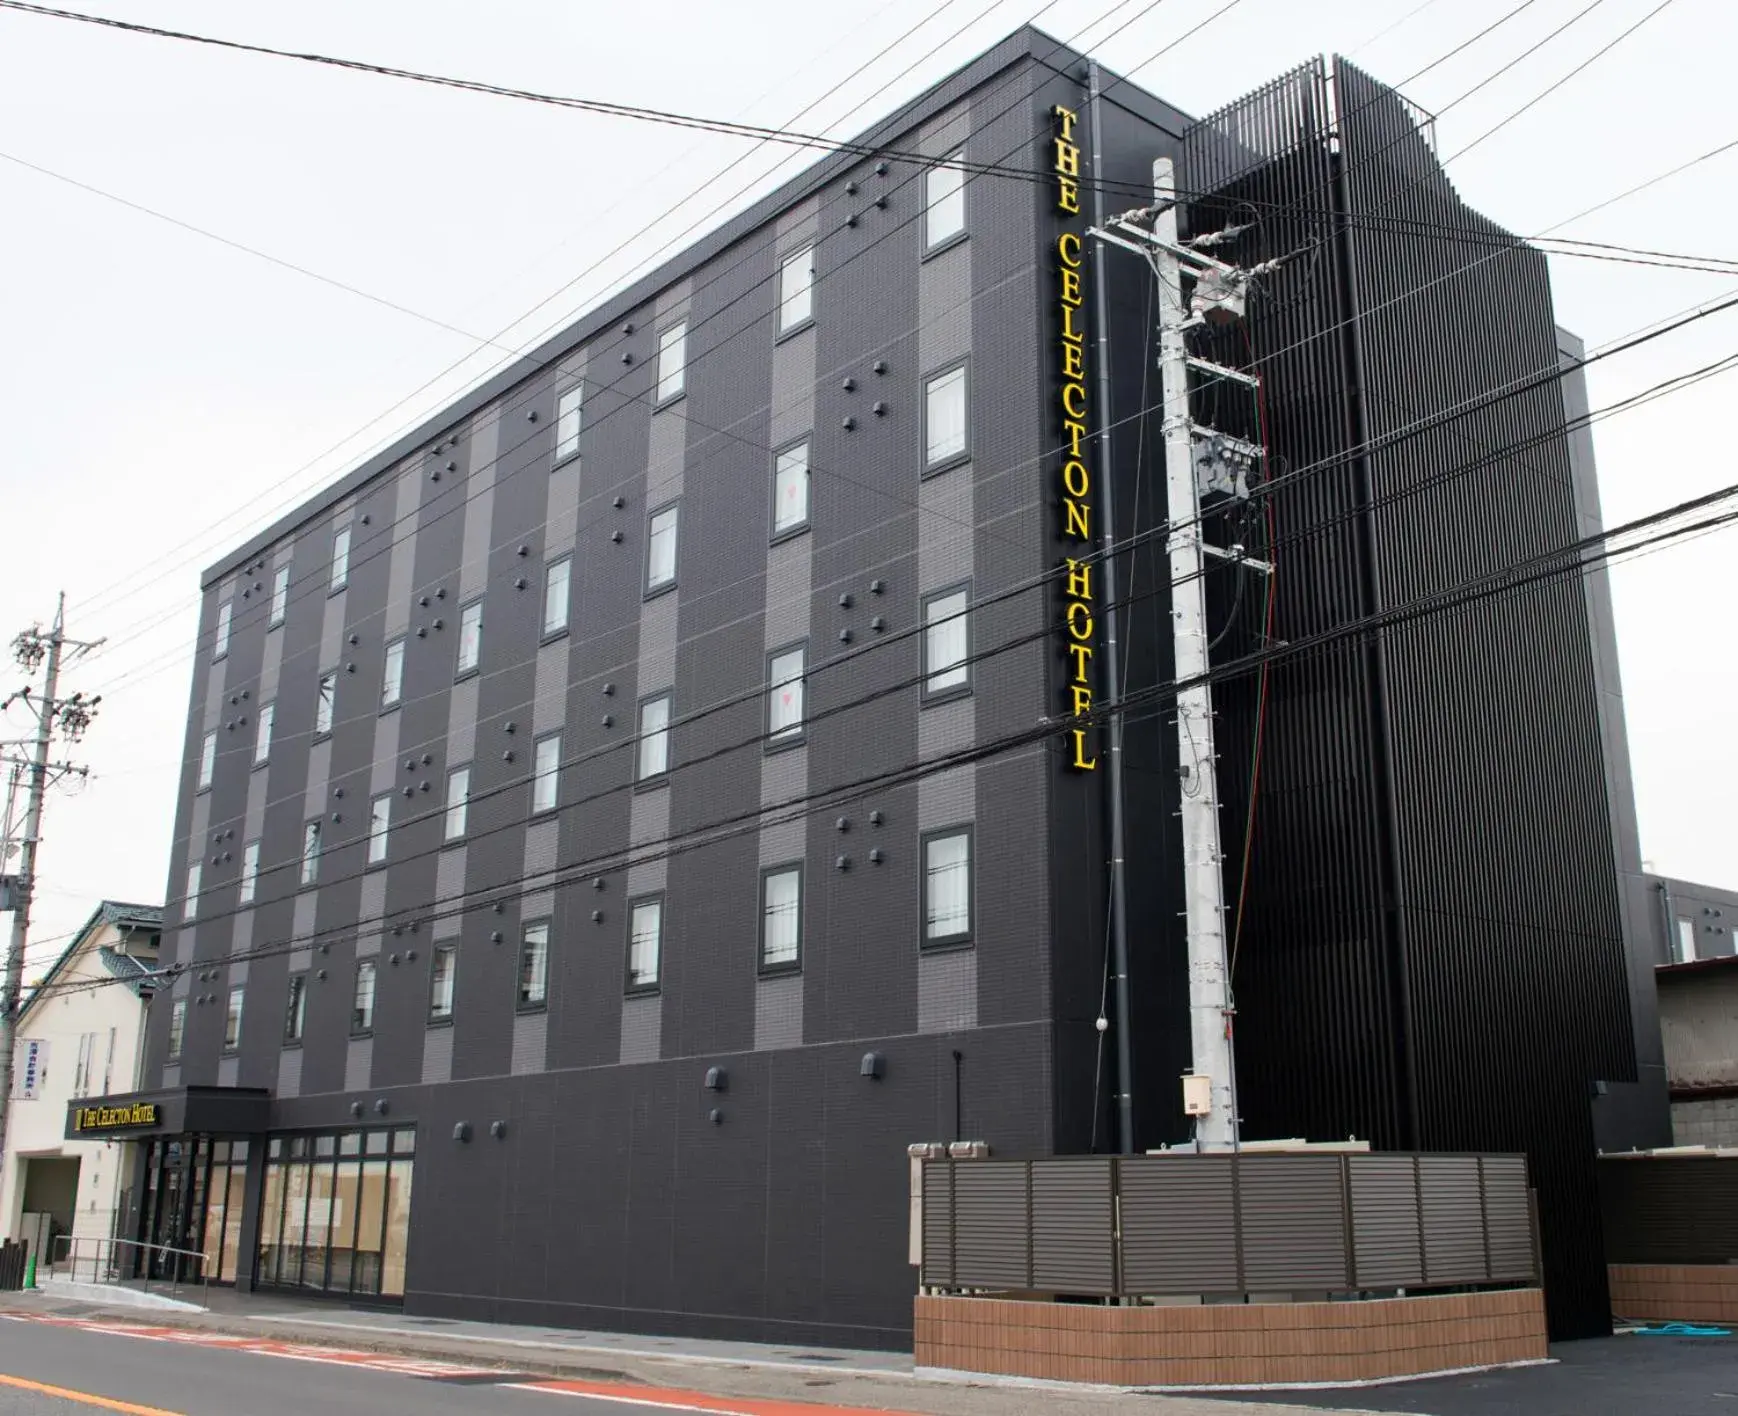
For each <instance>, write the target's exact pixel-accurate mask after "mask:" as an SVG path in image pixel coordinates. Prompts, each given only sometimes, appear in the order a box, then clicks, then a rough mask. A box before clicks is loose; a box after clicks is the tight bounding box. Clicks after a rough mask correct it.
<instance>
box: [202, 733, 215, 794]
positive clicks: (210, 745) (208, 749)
mask: <svg viewBox="0 0 1738 1416" xmlns="http://www.w3.org/2000/svg"><path fill="white" fill-rule="evenodd" d="M216 770H217V734H216V733H215V732H210V733H207V734H206V735H205V741H204V742H202V743H201V744H200V745H199V787H198V790H200V791H202V792H203V791H206V790H207V789H208V788H209V787H210V786H211V775H212V773H213V772H215V771H216Z"/></svg>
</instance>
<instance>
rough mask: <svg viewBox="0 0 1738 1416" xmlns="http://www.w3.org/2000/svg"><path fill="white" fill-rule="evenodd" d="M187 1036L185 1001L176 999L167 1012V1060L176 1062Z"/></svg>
mask: <svg viewBox="0 0 1738 1416" xmlns="http://www.w3.org/2000/svg"><path fill="white" fill-rule="evenodd" d="M186 1036H187V1000H186V999H185V998H177V999H176V1000H175V1006H174V1007H173V1008H171V1009H170V1010H169V1060H170V1061H171V1062H175V1061H178V1060H179V1059H180V1057H181V1042H182V1039H183V1038H185V1037H186Z"/></svg>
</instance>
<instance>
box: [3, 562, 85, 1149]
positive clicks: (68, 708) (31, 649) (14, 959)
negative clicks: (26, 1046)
mask: <svg viewBox="0 0 1738 1416" xmlns="http://www.w3.org/2000/svg"><path fill="white" fill-rule="evenodd" d="M65 623H66V596H65V594H64V593H63V594H62V595H61V597H60V601H59V604H58V605H57V606H56V608H55V612H54V627H53V628H52V629H51V630H49V631H48V633H46V634H44V633H43V632H42V629H41V627H40V626H33V627H32V628H30V629H27V630H25V631H24V632H23V633H21V634H19V635H18V636H17V637H16V638H15V639H14V640H13V641H12V648H13V652H14V654H15V655H16V657H17V659H18V662H19V664H20V665H21V666H22V667H23V668H24V670H25V672H26V673H30V674H34V673H35V672H36V669H37V666H38V665H39V664H41V663H43V661H44V660H46V661H47V670H46V672H45V673H44V675H43V683H42V694H41V696H40V697H37V696H35V695H33V694H32V693H31V691H30V690H29V689H28V688H23V689H20V690H19V691H18V692H17V693H14V694H13V695H12V696H11V697H10V698H8V699H7V700H6V701H5V703H3V704H0V709H5V708H10V707H11V706H12V705H13V704H14V703H22V704H24V705H25V706H26V707H27V708H29V709H30V710H31V711H32V712H34V713H35V714H36V735H35V737H34V738H33V739H31V740H29V741H28V742H27V743H25V744H23V745H25V746H28V747H29V748H30V756H29V757H28V758H7V759H5V760H7V761H9V762H10V763H11V764H12V766H13V768H14V770H15V771H19V770H21V771H22V772H23V773H24V774H25V806H24V830H23V834H22V835H21V837H20V838H19V842H18V869H17V870H16V871H15V872H13V873H12V874H11V875H10V876H3V877H0V883H4V884H5V885H6V886H7V890H6V892H5V893H6V894H7V895H9V896H10V901H11V906H12V939H11V943H10V944H9V945H8V947H7V950H6V972H5V981H4V983H3V984H0V1154H4V1153H5V1148H6V1126H7V1122H8V1121H9V1120H10V1119H11V1115H12V1058H13V1050H14V1047H13V1043H14V1039H13V1028H14V1026H15V1024H16V1022H17V1018H18V998H19V994H20V993H21V992H22V989H23V983H24V950H25V946H26V945H27V944H28V943H29V941H30V901H31V894H32V891H33V888H34V886H35V883H36V847H37V844H38V843H39V841H40V840H41V838H42V799H43V795H44V793H45V792H46V791H47V789H48V785H49V777H50V774H51V773H52V774H54V776H55V777H56V779H58V778H59V777H62V776H65V775H67V774H68V773H75V772H76V773H78V774H80V775H83V773H84V769H83V768H78V767H72V766H70V765H69V764H66V763H51V762H49V760H48V751H49V746H50V744H51V743H52V741H53V738H54V733H55V729H56V728H57V727H58V728H59V730H60V732H61V734H62V735H63V736H65V737H67V738H70V739H72V740H73V741H77V740H78V738H79V737H81V736H82V735H83V733H84V730H85V729H86V728H87V727H89V726H90V720H91V717H92V715H93V714H94V713H95V712H96V707H97V704H98V703H100V702H101V701H102V698H101V696H100V695H99V696H98V697H96V698H90V699H87V698H86V697H85V696H84V695H83V694H82V693H75V694H74V695H73V696H72V697H70V698H65V699H63V698H60V697H57V695H58V693H59V691H60V665H61V657H62V654H63V653H64V652H65V651H66V650H71V651H72V656H73V657H75V658H76V657H78V656H79V655H81V654H84V653H86V652H88V651H89V650H91V649H94V648H96V646H97V645H98V644H100V643H102V641H101V640H100V639H99V640H93V641H90V642H88V643H87V642H85V641H82V640H77V639H68V638H67V637H66V633H65ZM10 745H11V744H0V746H10ZM7 814H8V819H9V820H10V815H11V804H10V802H9V803H8V807H7ZM0 869H4V861H3V860H0Z"/></svg>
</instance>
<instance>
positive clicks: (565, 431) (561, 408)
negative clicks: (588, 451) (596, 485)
mask: <svg viewBox="0 0 1738 1416" xmlns="http://www.w3.org/2000/svg"><path fill="white" fill-rule="evenodd" d="M583 398H584V390H583V389H582V388H581V387H580V385H578V384H575V385H574V386H573V387H572V388H569V389H563V390H562V392H561V394H560V395H559V396H558V397H557V398H556V400H555V460H556V461H557V462H565V461H566V460H567V459H568V458H570V457H572V456H573V455H574V453H576V452H578V451H579V419H580V405H581V402H582V400H583Z"/></svg>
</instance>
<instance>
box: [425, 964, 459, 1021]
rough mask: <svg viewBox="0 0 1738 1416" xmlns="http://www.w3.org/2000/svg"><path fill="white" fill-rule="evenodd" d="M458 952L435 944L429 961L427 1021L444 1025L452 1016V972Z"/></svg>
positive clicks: (455, 966) (455, 965)
mask: <svg viewBox="0 0 1738 1416" xmlns="http://www.w3.org/2000/svg"><path fill="white" fill-rule="evenodd" d="M457 966H458V952H457V950H455V949H454V948H453V946H452V945H451V944H437V945H435V947H434V950H433V953H432V954H431V956H430V959H429V983H428V1019H429V1021H430V1022H431V1023H444V1022H447V1021H449V1020H450V1019H451V1018H452V1016H453V971H454V969H455V968H457Z"/></svg>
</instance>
